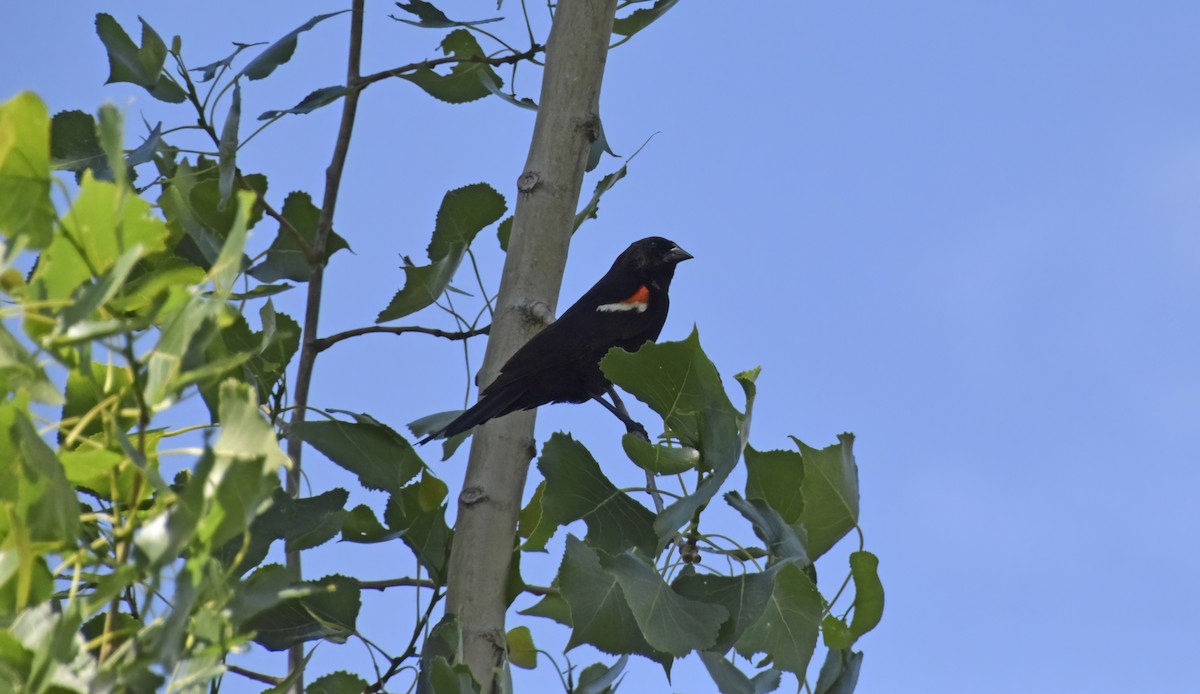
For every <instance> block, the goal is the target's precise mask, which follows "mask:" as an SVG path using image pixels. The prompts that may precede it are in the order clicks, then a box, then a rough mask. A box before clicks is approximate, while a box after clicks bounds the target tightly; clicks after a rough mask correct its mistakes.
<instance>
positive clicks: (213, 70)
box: [192, 41, 267, 83]
mask: <svg viewBox="0 0 1200 694" xmlns="http://www.w3.org/2000/svg"><path fill="white" fill-rule="evenodd" d="M233 45H234V46H236V48H235V49H234V51H233V53H230V54H229V55H227V56H225V57H224V58H221V59H220V60H218V61H215V62H212V63H209V64H208V65H202V66H200V67H194V68H192V72H200V73H203V74H202V75H200V79H198V80H196V81H197V82H201V83H203V82H208V81H211V80H212V79H213V78H215V77H216V76H217V72H218V71H220V70H228V69H229V66H231V65H233V59H234V58H236V57H238V54H239V53H241V52H242V51H244V50H246V49H247V48H253V47H254V46H265V45H267V42H266V41H262V42H260V43H238V42H237V41H234V42H233Z"/></svg>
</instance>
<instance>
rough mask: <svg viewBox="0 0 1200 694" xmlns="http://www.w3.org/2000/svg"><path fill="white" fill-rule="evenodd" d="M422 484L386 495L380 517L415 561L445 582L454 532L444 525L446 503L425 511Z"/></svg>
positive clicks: (431, 576) (436, 579) (441, 581)
mask: <svg viewBox="0 0 1200 694" xmlns="http://www.w3.org/2000/svg"><path fill="white" fill-rule="evenodd" d="M421 496H422V492H421V485H420V484H419V483H418V484H411V485H409V486H407V487H405V488H404V489H402V490H400V492H399V493H397V494H392V496H391V497H390V498H388V503H387V508H386V509H384V512H383V518H384V521H385V522H386V523H387V525H388V528H389V529H390V530H391V531H392V532H395V533H398V534H399V537H400V539H401V540H403V542H404V544H406V545H408V548H409V549H411V550H412V552H413V554H415V555H416V557H417V560H418V561H420V562H421V565H422V566H424V567H425V570H426V571H428V572H429V577H430V578H432V579H433V580H434V581H435V582H437V583H438V584H439V585H442V584H445V582H446V566H447V564H448V563H449V562H450V543H451V542H452V541H453V532H452V531H451V530H450V526H448V525H446V506H445V505H442V506H439V507H437V508H436V509H433V510H430V511H426V510H424V509H423V507H422V503H421Z"/></svg>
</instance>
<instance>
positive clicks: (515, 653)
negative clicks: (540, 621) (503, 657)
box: [504, 626, 537, 670]
mask: <svg viewBox="0 0 1200 694" xmlns="http://www.w3.org/2000/svg"><path fill="white" fill-rule="evenodd" d="M504 640H505V642H506V643H507V644H508V662H510V663H512V664H513V665H515V666H517V667H519V668H522V669H525V670H533V669H534V668H536V667H537V647H536V646H534V645H533V634H531V633H530V632H529V627H525V626H521V627H513V628H512V629H509V630H508V633H507V634H506V635H505V639H504Z"/></svg>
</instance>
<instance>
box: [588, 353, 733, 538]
mask: <svg viewBox="0 0 1200 694" xmlns="http://www.w3.org/2000/svg"><path fill="white" fill-rule="evenodd" d="M600 368H601V369H602V370H603V371H604V374H605V375H606V376H607V377H608V378H609V380H611V381H612V382H613V383H614V384H616V385H618V386H620V387H621V388H623V389H625V390H627V391H629V392H630V393H632V394H633V395H634V396H635V397H636V398H637V399H639V400H641V401H642V402H644V403H646V404H647V405H649V406H650V408H651V409H653V410H654V411H655V412H657V413H658V414H659V415H661V416H662V418H663V420H664V422H665V423H666V425H667V428H668V429H669V430H670V432H671V434H673V435H674V436H676V437H677V438H679V439H680V441H682V443H683V444H684V445H686V446H690V447H692V448H695V449H697V450H699V451H700V456H701V461H702V464H703V465H704V466H706V467H708V468H710V469H711V470H712V474H710V475H708V476H707V477H706V478H705V479H704V481H703V482H701V483H700V484H699V485H698V486H697V488H696V490H695V491H694V492H693V493H692V494H691V495H689V496H687V497H684V498H683V499H679V500H677V501H675V502H673V503H672V504H671V505H670V506H668V507H667V508H666V509H665V510H664V511H663V512H662V513H661V514H659V516H658V518H657V519H656V520H655V521H654V530H655V532H656V533H657V535H658V541H659V546H660V547H662V546H665V544H666V542H668V541H669V539H670V538H671V536H672V535H674V533H675V531H676V530H678V529H679V527H681V526H682V525H683V524H684V523H687V522H688V521H689V520H690V519H691V518H692V516H693V515H694V514H695V512H696V510H697V509H699V508H701V507H703V506H704V505H705V504H707V503H708V502H709V500H711V499H712V497H713V496H714V495H715V494H716V493H717V491H718V490H719V489H720V488H721V485H722V484H724V482H725V479H726V478H727V477H728V476H729V473H730V472H732V471H733V468H734V466H736V465H737V461H738V459H739V458H740V457H741V453H742V448H743V447H744V446H745V437H746V435H747V433H748V432H747V431H746V430H745V423H746V419H747V418H748V416H749V411H750V409H751V407H752V405H753V392H752V390H750V389H747V391H746V392H747V400H746V410H747V415H746V418H743V416H742V415H741V413H739V412H738V411H737V410H735V409H734V407H733V405H732V404H731V403H730V402H729V396H727V395H726V394H725V388H724V386H723V385H722V384H721V377H720V375H719V374H718V373H717V369H716V367H714V366H713V364H712V362H711V361H709V359H708V357H707V356H705V354H704V350H702V349H701V348H700V335H699V333H698V332H697V331H696V330H694V329H693V330H692V334H691V335H690V336H688V338H687V339H686V340H683V341H681V342H664V343H659V344H652V343H648V344H646V345H643V346H642V348H641V349H639V350H638V351H637V352H636V353H634V354H630V353H629V352H626V351H624V350H621V349H613V350H610V351H609V353H608V354H607V355H606V356H605V357H604V359H602V360H601V361H600ZM739 381H740V382H743V384H745V383H752V381H747V380H744V379H739ZM744 387H746V386H745V385H744Z"/></svg>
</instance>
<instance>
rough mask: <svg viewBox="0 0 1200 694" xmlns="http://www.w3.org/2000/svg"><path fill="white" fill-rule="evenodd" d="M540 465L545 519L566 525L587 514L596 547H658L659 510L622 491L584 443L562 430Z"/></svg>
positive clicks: (614, 551) (608, 549) (648, 551)
mask: <svg viewBox="0 0 1200 694" xmlns="http://www.w3.org/2000/svg"><path fill="white" fill-rule="evenodd" d="M537 466H538V470H541V472H542V475H544V476H545V478H546V490H545V493H544V494H543V496H542V514H543V521H545V520H547V519H548V520H551V521H553V522H554V523H555V524H557V525H566V524H567V523H570V522H572V521H576V520H579V519H583V521H584V522H585V523H587V526H588V534H587V543H588V545H590V546H591V547H594V548H597V549H602V550H604V551H605V552H609V553H611V554H617V553H620V552H623V551H625V550H626V549H628V548H630V547H636V548H638V549H639V550H641V551H642V552H643V553H644V554H647V555H650V554H653V553H654V549H655V546H656V544H657V538H656V537H655V535H654V529H653V523H654V514H652V513H651V512H650V511H648V510H647V509H646V507H644V506H642V505H641V504H639V503H637V502H636V501H634V500H633V499H632V498H630V496H629V495H628V494H625V493H624V492H621V491H619V490H618V489H617V487H616V486H615V485H614V484H613V483H612V482H610V481H609V479H608V478H607V477H605V476H604V473H603V472H601V470H600V464H599V463H597V462H596V459H595V458H593V457H592V454H591V453H589V452H588V450H587V449H586V448H584V447H583V444H581V443H579V442H578V441H576V440H575V439H573V438H571V436H570V435H568V434H561V433H556V434H554V435H552V436H551V437H550V440H549V441H547V442H546V445H545V446H543V447H542V455H541V457H540V458H538V463H537Z"/></svg>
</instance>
